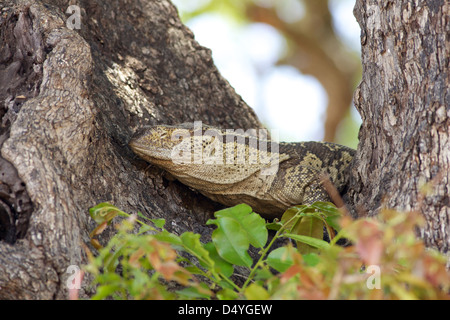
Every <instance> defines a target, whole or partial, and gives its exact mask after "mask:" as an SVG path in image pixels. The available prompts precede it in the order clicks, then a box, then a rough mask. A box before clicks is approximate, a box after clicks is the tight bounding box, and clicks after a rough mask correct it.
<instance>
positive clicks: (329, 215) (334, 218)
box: [311, 202, 341, 231]
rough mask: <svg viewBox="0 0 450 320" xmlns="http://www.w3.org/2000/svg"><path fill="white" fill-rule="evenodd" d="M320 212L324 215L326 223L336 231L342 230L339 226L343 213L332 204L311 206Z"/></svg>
mask: <svg viewBox="0 0 450 320" xmlns="http://www.w3.org/2000/svg"><path fill="white" fill-rule="evenodd" d="M311 206H312V207H314V208H316V209H317V210H319V211H320V212H322V213H324V214H325V216H326V218H325V221H326V223H327V224H328V225H329V226H331V227H332V228H333V229H334V230H337V231H339V230H340V229H341V227H340V225H339V219H340V218H341V212H340V211H339V209H338V208H336V206H335V205H334V204H332V203H331V202H315V203H313V204H312V205H311Z"/></svg>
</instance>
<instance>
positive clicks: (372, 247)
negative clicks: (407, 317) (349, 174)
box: [85, 202, 450, 299]
mask: <svg viewBox="0 0 450 320" xmlns="http://www.w3.org/2000/svg"><path fill="white" fill-rule="evenodd" d="M90 214H91V217H92V218H93V219H94V220H95V221H96V222H97V224H98V226H97V227H96V228H95V229H94V230H93V231H92V232H91V243H92V245H93V246H94V247H95V248H96V249H97V250H98V253H97V254H96V255H94V254H93V253H92V252H90V251H88V257H89V264H88V265H86V266H85V270H86V271H87V272H89V273H91V274H93V275H94V276H95V277H94V278H95V281H94V284H95V285H96V294H95V295H94V296H93V297H92V298H93V299H104V298H115V299H130V298H131V299H426V298H431V299H441V298H449V295H448V290H449V285H450V282H449V276H448V273H447V271H446V269H445V258H444V257H442V256H441V255H440V254H438V253H437V252H434V251H432V250H427V249H426V248H425V246H424V245H423V243H422V242H421V241H420V240H418V239H417V238H416V236H415V232H414V228H415V226H416V225H420V224H421V223H422V222H423V221H422V219H421V217H420V215H419V214H416V213H409V214H400V213H396V212H391V211H385V212H383V213H382V214H381V215H380V216H379V217H378V218H366V219H361V220H357V221H353V220H351V219H350V218H348V217H347V216H345V215H341V214H340V211H339V210H338V209H337V208H336V207H334V205H332V204H331V203H324V202H316V203H314V204H312V205H311V206H305V205H301V206H296V207H292V208H290V209H288V210H287V211H286V212H285V213H284V215H283V216H282V218H281V220H280V221H274V222H271V223H266V221H265V220H264V219H263V218H261V217H260V216H259V215H258V214H256V213H254V212H253V211H252V209H251V208H250V207H249V206H247V205H245V204H241V205H237V206H235V207H232V208H228V209H224V210H221V211H218V212H216V213H215V219H211V220H209V221H208V222H207V224H209V225H214V226H216V228H215V230H214V231H213V233H212V239H211V241H210V242H208V243H202V242H201V241H200V235H198V234H194V233H192V232H185V233H183V234H181V235H179V236H178V235H175V234H173V233H170V232H168V231H167V230H166V229H165V228H164V223H165V221H164V220H162V219H156V220H154V219H148V218H146V217H145V216H143V215H142V214H140V213H138V215H137V216H136V215H129V214H127V213H125V212H123V211H121V210H119V209H118V208H116V207H114V206H112V205H110V204H108V203H102V204H99V205H98V206H96V207H94V208H91V210H90ZM117 216H120V217H123V218H126V219H122V220H121V221H120V223H117V224H114V226H115V227H116V229H117V233H116V234H115V235H114V236H113V237H112V238H111V240H110V241H109V242H108V243H107V244H106V245H105V246H104V247H103V246H101V245H100V243H99V241H98V240H97V239H96V236H98V235H99V234H101V233H102V232H103V231H104V230H105V229H106V228H107V227H108V226H109V225H111V224H112V222H113V221H114V220H115V219H116V217H117ZM138 217H139V219H138ZM144 221H145V222H144ZM268 229H271V230H275V235H274V236H273V238H272V239H271V240H270V241H269V240H268V239H269V237H268ZM324 229H325V230H326V231H327V233H328V235H329V238H330V239H331V241H330V242H329V243H328V242H326V241H323V240H322V236H323V230H324ZM336 231H337V234H336V235H335V232H336ZM344 237H345V238H346V239H349V240H351V241H352V243H353V245H351V246H348V247H341V246H339V245H337V244H336V243H337V242H338V240H339V239H342V238H344ZM283 238H287V239H291V240H293V241H294V242H295V243H296V247H294V246H293V245H292V244H287V245H285V246H283V247H279V248H277V249H273V244H274V243H275V241H276V240H278V239H283ZM250 246H252V247H254V248H257V249H258V250H259V257H257V258H255V259H253V258H252V257H251V255H250V254H249V248H250ZM237 266H239V267H240V268H244V269H245V270H247V272H248V276H247V278H246V280H245V281H241V282H240V283H239V282H237V281H235V278H236V277H234V275H235V269H236V267H237ZM242 282H243V283H242Z"/></svg>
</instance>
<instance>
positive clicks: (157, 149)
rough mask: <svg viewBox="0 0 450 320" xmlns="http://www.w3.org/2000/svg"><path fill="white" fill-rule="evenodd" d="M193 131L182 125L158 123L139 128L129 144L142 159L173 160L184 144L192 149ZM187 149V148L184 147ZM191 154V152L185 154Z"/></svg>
mask: <svg viewBox="0 0 450 320" xmlns="http://www.w3.org/2000/svg"><path fill="white" fill-rule="evenodd" d="M190 138H191V131H189V130H188V129H187V128H184V127H182V126H180V125H178V126H168V125H156V126H147V127H143V128H141V129H139V130H138V131H137V132H136V133H135V134H134V135H133V137H132V138H131V140H130V142H129V143H128V145H129V146H130V148H131V150H133V152H134V153H135V154H137V155H138V156H139V157H141V158H142V159H144V160H146V161H148V162H150V163H155V162H156V161H158V162H160V161H173V159H174V156H176V155H177V154H176V151H177V150H182V149H183V145H184V144H188V143H189V145H188V146H186V148H188V149H187V150H190V141H191V139H190ZM184 150H186V149H184ZM185 156H189V159H190V152H189V154H187V153H186V154H185Z"/></svg>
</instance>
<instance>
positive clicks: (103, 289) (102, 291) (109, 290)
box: [91, 284, 120, 300]
mask: <svg viewBox="0 0 450 320" xmlns="http://www.w3.org/2000/svg"><path fill="white" fill-rule="evenodd" d="M119 289H120V286H119V285H117V284H107V285H103V286H99V287H97V292H96V294H95V295H94V296H93V297H92V298H91V299H92V300H102V299H105V298H107V297H109V296H112V295H113V294H114V293H115V292H116V291H117V290H119Z"/></svg>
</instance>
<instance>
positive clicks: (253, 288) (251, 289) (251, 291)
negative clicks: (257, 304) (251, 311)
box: [244, 283, 270, 300]
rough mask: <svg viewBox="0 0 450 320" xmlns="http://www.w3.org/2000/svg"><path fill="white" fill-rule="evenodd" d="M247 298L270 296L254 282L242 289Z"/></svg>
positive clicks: (255, 298)
mask: <svg viewBox="0 0 450 320" xmlns="http://www.w3.org/2000/svg"><path fill="white" fill-rule="evenodd" d="M244 296H245V297H246V298H247V300H267V299H269V298H270V295H269V293H268V292H267V290H266V289H264V288H263V287H261V286H260V285H258V284H256V283H252V284H251V285H249V286H248V287H247V288H246V289H245V290H244Z"/></svg>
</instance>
